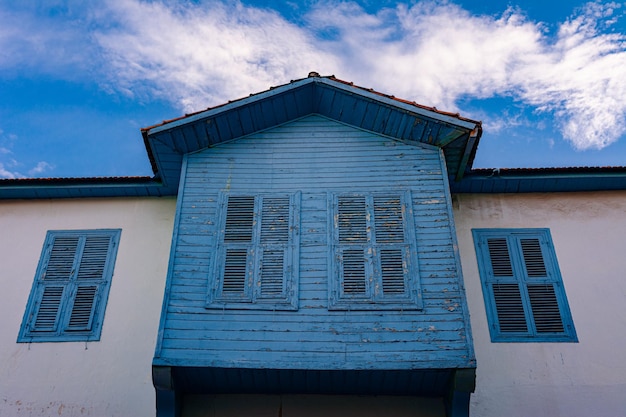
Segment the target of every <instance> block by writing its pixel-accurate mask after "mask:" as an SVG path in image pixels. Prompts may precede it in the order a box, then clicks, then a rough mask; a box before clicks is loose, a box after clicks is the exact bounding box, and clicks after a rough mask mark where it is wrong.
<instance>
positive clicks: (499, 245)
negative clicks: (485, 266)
mask: <svg viewBox="0 0 626 417" xmlns="http://www.w3.org/2000/svg"><path fill="white" fill-rule="evenodd" d="M487 246H488V248H489V259H490V260H491V269H492V270H493V275H494V276H496V277H512V276H513V267H512V265H511V256H510V255H509V248H508V245H507V241H506V239H505V238H495V239H487Z"/></svg>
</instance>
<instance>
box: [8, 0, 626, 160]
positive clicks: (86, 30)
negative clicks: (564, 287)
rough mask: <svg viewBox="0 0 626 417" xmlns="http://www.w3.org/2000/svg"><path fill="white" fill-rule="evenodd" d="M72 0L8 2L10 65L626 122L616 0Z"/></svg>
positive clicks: (199, 92)
mask: <svg viewBox="0 0 626 417" xmlns="http://www.w3.org/2000/svg"><path fill="white" fill-rule="evenodd" d="M69 4H71V5H73V7H74V9H72V10H73V11H72V12H71V13H70V12H69V11H66V12H65V14H63V16H62V17H63V19H60V20H59V19H56V20H55V19H50V18H48V17H41V16H39V15H37V16H39V17H37V16H35V17H32V15H33V14H32V13H30V14H29V13H26V12H23V11H22V12H20V13H22V14H21V15H19V16H18V15H17V14H16V13H17V12H14V13H13V14H9V13H7V12H5V13H4V14H3V13H2V12H0V69H1V68H2V67H3V66H4V67H5V68H8V67H11V66H12V65H27V66H28V65H30V66H31V67H33V66H37V65H44V66H46V67H49V68H53V69H54V68H56V69H57V70H56V71H57V72H62V73H63V74H64V75H63V76H65V77H81V76H90V77H98V78H99V79H100V80H102V82H103V84H104V85H105V86H106V88H108V89H110V90H111V91H115V92H118V93H121V94H126V95H131V96H134V97H136V98H138V99H141V100H149V99H152V98H155V97H156V98H160V99H165V100H169V101H170V102H172V103H174V104H176V105H177V106H178V107H180V108H181V110H184V111H196V110H201V109H203V108H206V107H207V106H211V105H216V104H220V103H222V102H224V101H226V100H228V99H234V98H239V97H242V96H246V95H248V94H249V93H254V92H258V91H261V90H265V89H267V88H268V87H269V86H271V85H277V84H283V83H285V82H288V81H289V80H290V79H294V78H302V77H305V76H306V74H307V73H308V72H309V71H311V70H315V71H318V72H320V73H322V74H324V75H325V74H335V75H337V76H338V77H340V78H343V79H346V80H349V81H354V82H355V83H356V84H358V85H363V86H366V87H373V88H375V89H377V90H379V91H382V92H385V93H390V94H395V95H396V96H400V97H403V98H407V99H411V100H416V101H418V102H420V103H423V104H426V105H435V106H437V107H439V108H442V109H445V110H452V111H457V110H458V109H457V106H458V104H457V103H458V102H459V100H460V99H461V98H468V97H469V98H490V97H509V98H512V99H513V100H514V101H515V102H516V103H518V104H519V105H523V106H530V107H531V108H534V109H535V111H536V112H538V113H542V114H543V115H544V116H545V115H552V116H554V117H555V120H556V126H557V128H558V129H559V130H560V132H561V134H562V135H563V137H564V138H565V139H566V140H568V141H570V142H571V143H572V145H573V146H574V147H575V148H576V149H593V148H595V149H600V148H603V147H605V146H607V145H609V144H610V143H612V142H614V141H616V140H617V139H618V138H620V137H621V136H623V135H625V134H626V71H624V68H626V47H625V45H626V34H624V33H619V32H615V31H611V30H612V28H613V27H612V26H611V25H614V24H615V22H616V21H618V18H619V17H620V16H621V15H620V13H622V14H623V8H622V5H620V4H619V3H610V2H606V3H599V2H598V3H589V4H587V5H586V6H585V7H584V8H583V9H581V10H579V11H577V12H576V13H577V14H576V15H573V16H572V17H571V18H570V19H569V20H567V21H565V22H562V23H561V24H560V25H559V26H558V30H557V31H556V32H554V33H551V32H549V31H548V30H547V26H545V25H544V24H542V23H539V22H533V21H530V20H529V19H528V18H527V17H525V16H524V15H523V12H522V11H521V10H518V9H508V10H506V11H504V12H503V14H502V15H500V16H477V15H474V14H471V13H470V12H469V11H467V10H464V9H462V8H461V7H459V6H457V5H454V4H453V3H447V2H445V1H438V2H435V1H428V0H427V1H419V2H417V3H413V5H411V6H407V5H398V6H397V7H395V8H386V9H382V10H380V11H379V12H377V13H376V14H368V13H367V12H365V11H364V10H363V9H362V8H361V7H360V6H358V5H357V4H356V3H352V2H340V1H323V2H320V3H317V4H316V5H314V6H313V7H311V8H310V9H309V10H308V11H307V12H306V14H305V15H304V16H302V18H303V22H304V23H303V24H301V25H300V26H298V25H296V24H294V23H291V22H289V21H287V20H285V19H284V18H283V17H281V16H280V15H279V14H277V13H275V12H272V11H269V10H267V9H259V8H253V7H249V6H245V5H242V4H241V3H239V2H237V1H217V0H206V1H200V2H186V1H185V2H174V1H164V2H159V1H153V2H143V1H138V0H110V1H108V2H106V3H105V4H104V5H102V4H101V3H98V4H95V5H94V4H92V3H88V4H91V6H78V5H77V4H79V3H77V2H71V1H70V2H69ZM81 7H82V8H81ZM86 7H91V9H88V10H86V9H84V8H86ZM69 9H71V7H70V8H68V10H69ZM76 16H80V17H79V18H77V17H76ZM16 22H20V23H19V24H18V23H16ZM2 51H3V52H2ZM13 57H17V60H16V62H17V64H16V63H12V62H11V60H10V58H13ZM68 68H74V69H79V70H81V69H86V70H85V71H82V72H81V71H67V69H68ZM81 74H82V75H81ZM85 74H86V75H85ZM469 116H472V115H469ZM494 117H496V116H494ZM516 123H518V122H517V121H514V122H511V123H509V126H515V125H516ZM493 125H494V126H501V125H502V121H498V122H494V123H493Z"/></svg>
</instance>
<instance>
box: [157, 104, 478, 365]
mask: <svg viewBox="0 0 626 417" xmlns="http://www.w3.org/2000/svg"><path fill="white" fill-rule="evenodd" d="M372 122H373V123H375V122H376V121H372ZM376 123H377V122H376ZM439 152H440V151H439V149H437V148H434V147H430V146H425V145H418V146H413V145H407V144H403V143H400V142H396V141H393V140H391V139H389V138H385V137H383V136H380V135H376V134H373V133H370V132H367V131H364V130H358V129H354V128H352V127H349V126H347V125H343V124H340V123H337V122H334V121H331V120H329V119H326V118H324V117H320V116H308V117H306V118H303V119H299V120H296V121H294V122H291V123H288V124H285V125H282V126H279V127H276V128H274V129H271V130H267V131H264V132H259V133H255V134H253V135H250V136H248V137H244V138H240V139H237V140H235V141H232V142H230V143H226V144H221V145H219V146H216V147H214V148H209V149H206V150H204V151H202V152H198V153H195V154H191V155H188V157H187V164H186V172H185V173H184V175H185V183H184V186H183V189H182V192H181V194H180V197H179V198H181V199H182V200H181V202H180V204H179V212H178V217H177V224H176V230H177V241H176V242H175V245H174V248H173V255H174V256H173V259H172V262H173V265H172V266H171V275H170V277H169V280H170V282H169V298H168V301H167V302H168V304H167V306H166V310H165V314H166V316H165V320H163V328H162V329H161V332H160V335H161V340H160V341H159V345H158V349H157V352H156V357H155V363H156V364H174V365H181V366H218V367H225V368H228V367H246V368H254V367H258V368H274V369H416V368H447V367H450V368H453V367H466V366H472V363H473V357H471V352H472V350H471V345H470V344H471V341H470V340H467V339H468V338H467V334H468V333H467V327H466V326H468V323H467V322H466V317H465V315H464V314H463V308H462V306H463V303H465V300H464V295H463V292H462V284H461V282H460V278H459V270H458V268H459V266H458V265H457V262H456V257H455V253H454V248H453V235H452V233H453V232H452V224H453V222H452V219H451V218H450V210H449V204H451V203H450V201H449V200H448V197H447V193H446V189H445V186H446V184H445V181H444V178H443V175H445V173H444V169H443V167H442V163H441V157H440V154H439ZM405 189H410V191H411V196H412V205H413V214H414V219H413V220H414V224H415V227H416V236H417V248H418V254H417V256H418V263H419V273H420V277H421V289H422V294H423V304H424V308H423V309H422V310H419V311H328V288H329V287H328V280H329V265H328V259H329V253H330V252H329V248H328V245H329V231H328V215H329V214H328V212H327V207H328V192H346V191H351V192H368V191H389V190H405ZM220 191H228V192H237V193H246V192H250V193H260V192H283V193H284V192H296V191H300V192H301V193H302V199H301V208H300V209H301V223H300V228H301V233H300V270H299V303H298V304H299V309H298V311H259V310H228V309H224V310H219V309H217V310H216V309H207V308H205V305H206V298H207V293H208V283H209V280H210V279H211V271H212V268H211V262H212V259H213V254H214V251H215V247H216V236H217V226H216V219H217V210H218V193H219V192H220Z"/></svg>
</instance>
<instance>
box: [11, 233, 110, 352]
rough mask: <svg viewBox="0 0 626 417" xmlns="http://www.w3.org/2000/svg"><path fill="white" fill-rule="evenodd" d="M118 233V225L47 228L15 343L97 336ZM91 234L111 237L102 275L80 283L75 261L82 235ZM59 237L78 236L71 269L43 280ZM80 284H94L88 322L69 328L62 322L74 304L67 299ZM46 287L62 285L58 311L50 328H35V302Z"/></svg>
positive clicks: (74, 340)
mask: <svg viewBox="0 0 626 417" xmlns="http://www.w3.org/2000/svg"><path fill="white" fill-rule="evenodd" d="M121 233H122V230H121V229H95V230H50V231H48V232H47V234H46V239H45V241H44V244H43V249H42V251H41V257H40V258H39V264H38V266H37V271H36V273H35V279H34V280H33V287H32V289H31V292H30V295H29V298H28V302H27V304H26V309H25V312H24V317H23V319H22V325H21V327H20V332H19V335H18V338H17V342H18V343H31V342H82V341H98V340H100V336H101V333H102V324H103V322H104V315H105V311H106V306H107V301H108V297H109V289H110V288H111V280H112V278H113V271H114V269H115V259H116V256H117V248H118V246H119V241H120V236H121ZM94 236H97V237H107V238H110V241H109V246H108V249H107V255H106V261H105V264H104V267H103V273H102V277H101V278H99V279H88V280H85V281H81V282H80V283H79V282H78V281H77V274H78V273H79V272H80V269H79V268H78V265H79V264H80V260H81V259H82V255H83V253H82V251H83V250H84V245H85V239H86V238H88V237H94ZM59 237H75V238H78V246H77V248H76V251H75V252H74V253H73V254H72V255H71V256H72V266H71V270H72V272H71V274H70V276H68V277H67V279H63V280H60V279H59V280H50V281H46V280H44V279H43V278H44V276H45V275H46V272H47V266H48V261H49V259H50V256H51V251H52V248H53V244H54V240H55V239H56V238H59ZM79 286H89V287H96V288H97V289H96V295H95V296H94V297H95V298H94V301H93V305H92V311H91V313H90V318H89V321H88V325H87V328H88V329H89V330H68V329H67V328H63V327H62V326H67V325H68V324H69V322H70V315H71V313H72V309H73V305H70V303H73V300H74V296H75V294H76V291H77V289H78V288H79ZM46 287H57V288H61V287H62V288H63V290H62V295H61V297H60V300H59V303H58V307H57V308H58V311H57V313H56V317H55V319H54V324H53V326H52V327H51V328H50V329H49V330H45V329H36V328H35V320H36V318H37V317H36V315H37V310H38V303H39V302H40V299H41V297H42V296H43V291H44V290H45V288H46Z"/></svg>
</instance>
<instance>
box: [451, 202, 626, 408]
mask: <svg viewBox="0 0 626 417" xmlns="http://www.w3.org/2000/svg"><path fill="white" fill-rule="evenodd" d="M455 220H456V227H457V234H458V239H459V247H460V253H461V260H462V265H463V274H464V279H465V285H466V290H467V298H468V303H469V310H470V314H471V323H472V330H473V336H474V347H475V350H476V358H477V363H478V367H477V387H476V392H475V393H474V394H473V395H472V402H471V415H472V416H475V417H478V416H480V417H490V416H493V417H496V416H507V417H515V416H520V417H522V416H524V417H526V416H552V417H556V416H563V417H565V416H567V417H576V416H580V417H587V416H594V417H614V416H624V415H626V349H625V348H624V346H626V308H625V307H624V305H625V301H626V275H625V271H626V243H625V239H626V192H605V193H600V192H597V193H559V194H555V193H553V194H526V195H523V194H508V195H504V194H501V195H477V194H474V195H458V196H455ZM533 227H537V228H549V229H550V232H551V234H552V239H553V243H554V247H555V250H556V254H557V258H558V262H559V266H560V269H561V274H562V276H563V284H564V287H565V291H566V293H567V297H568V301H569V305H570V308H571V312H572V316H573V320H574V325H575V327H576V332H577V334H578V339H579V343H492V342H491V339H490V336H489V329H488V326H487V318H486V312H485V304H484V300H483V294H482V288H481V284H480V278H479V275H478V267H477V262H476V253H475V250H474V243H473V240H472V234H471V229H472V228H533Z"/></svg>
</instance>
